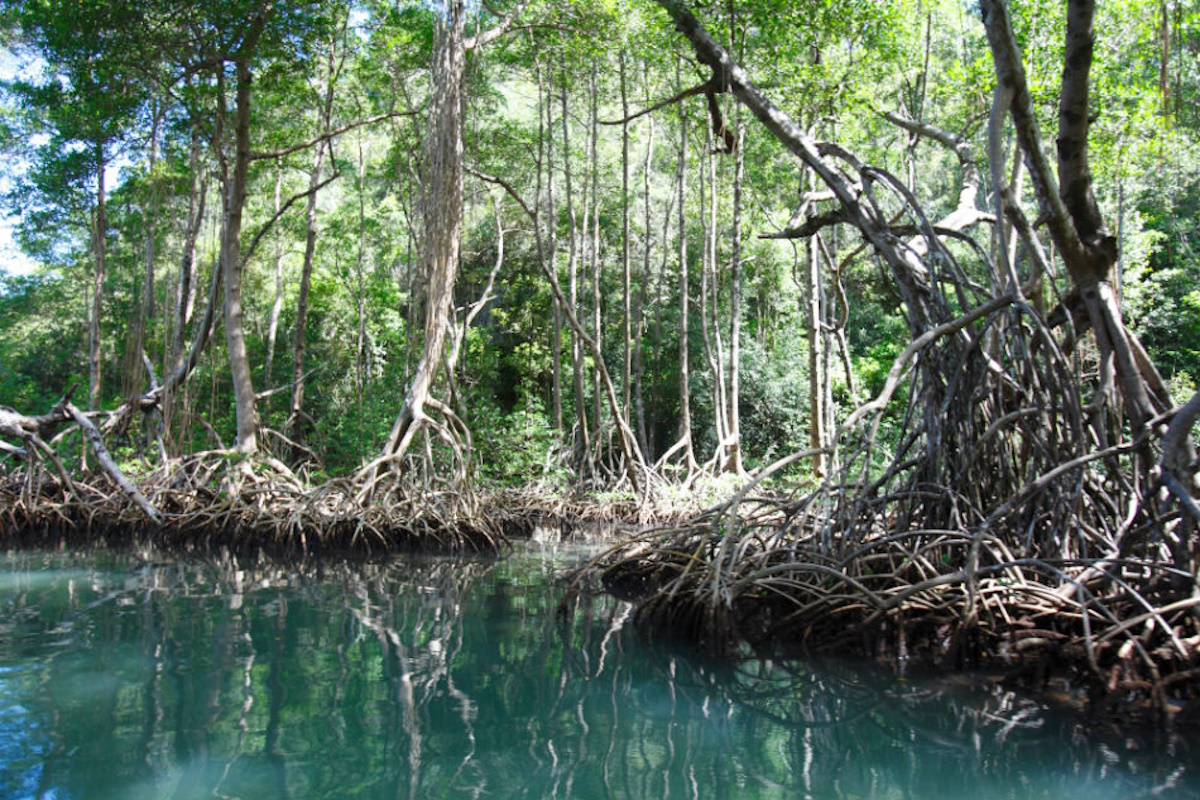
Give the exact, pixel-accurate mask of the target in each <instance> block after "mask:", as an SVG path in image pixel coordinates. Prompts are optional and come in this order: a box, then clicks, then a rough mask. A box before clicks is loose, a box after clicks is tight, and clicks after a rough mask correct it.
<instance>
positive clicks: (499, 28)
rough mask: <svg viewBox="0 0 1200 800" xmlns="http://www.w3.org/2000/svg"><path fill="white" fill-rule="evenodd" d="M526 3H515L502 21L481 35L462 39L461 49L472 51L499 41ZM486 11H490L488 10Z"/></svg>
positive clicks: (525, 0)
mask: <svg viewBox="0 0 1200 800" xmlns="http://www.w3.org/2000/svg"><path fill="white" fill-rule="evenodd" d="M528 3H529V0H521V2H520V3H517V6H516V8H514V9H513V10H512V11H510V12H508V13H507V14H505V15H504V19H502V20H500V21H499V22H497V23H496V24H495V25H493V26H492V27H491V28H488V29H487V30H486V31H483V32H482V33H477V34H475V35H474V36H469V37H467V38H466V39H464V40H463V49H465V50H474V49H475V48H476V47H483V46H484V45H485V44H488V43H490V42H494V41H495V40H496V39H499V38H500V37H501V36H502V35H504V32H505V31H507V30H508V29H509V27H510V26H511V25H512V24H513V20H515V19H516V18H517V17H518V16H519V15H520V13H521V12H522V11H524V10H525V6H526V5H528ZM488 10H489V11H491V9H490V8H489V9H488ZM492 13H495V12H492Z"/></svg>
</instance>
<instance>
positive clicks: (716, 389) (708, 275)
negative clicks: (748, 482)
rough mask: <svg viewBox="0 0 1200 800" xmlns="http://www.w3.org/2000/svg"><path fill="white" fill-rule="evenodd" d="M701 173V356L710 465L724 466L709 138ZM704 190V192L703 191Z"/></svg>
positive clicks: (713, 190)
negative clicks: (707, 392) (708, 405)
mask: <svg viewBox="0 0 1200 800" xmlns="http://www.w3.org/2000/svg"><path fill="white" fill-rule="evenodd" d="M707 144H708V145H709V146H708V147H707V148H705V151H704V159H703V164H702V165H701V169H700V219H701V225H702V226H703V233H704V254H703V259H702V262H701V265H700V331H701V334H702V337H703V341H704V356H705V360H706V361H707V362H708V370H709V373H710V374H711V376H712V384H713V385H712V395H713V396H712V406H713V427H714V430H715V433H716V448H715V449H714V451H713V456H712V459H711V461H710V463H711V464H713V465H716V464H720V463H723V458H724V455H725V440H726V438H727V431H728V426H727V425H726V421H725V410H726V405H725V370H724V368H723V367H722V363H721V362H722V361H723V360H724V356H723V354H722V352H721V351H722V348H721V332H720V328H719V327H718V324H717V320H718V319H719V317H718V315H717V309H718V307H719V306H718V302H717V295H718V292H719V285H718V281H717V219H718V213H717V210H718V206H719V202H718V198H717V166H716V159H715V158H714V157H713V152H714V151H715V148H716V140H715V139H713V138H712V137H711V136H709V138H708V140H707ZM706 190H707V191H706Z"/></svg>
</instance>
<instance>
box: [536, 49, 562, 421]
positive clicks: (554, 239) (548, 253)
mask: <svg viewBox="0 0 1200 800" xmlns="http://www.w3.org/2000/svg"><path fill="white" fill-rule="evenodd" d="M535 69H536V73H537V90H538V172H537V195H536V200H537V202H536V204H535V205H534V214H535V216H534V219H533V229H534V233H535V234H536V238H537V250H538V263H539V264H541V265H542V269H543V270H546V271H549V272H550V273H552V274H555V275H557V274H558V265H557V254H558V210H557V209H556V208H555V205H554V115H553V105H552V104H553V99H552V96H551V94H550V93H548V92H547V91H546V86H545V81H544V76H543V74H542V63H541V61H540V60H538V59H535ZM543 181H544V182H545V183H544V185H545V194H546V216H547V217H548V218H549V225H548V227H549V242H547V241H546V238H547V237H546V235H545V233H544V232H543V220H542V187H543ZM551 307H552V308H553V314H554V325H553V329H552V331H551V343H550V344H551V359H552V361H551V363H552V375H553V381H552V385H551V387H550V403H551V408H552V409H553V421H554V430H556V431H559V432H560V433H561V432H562V430H563V404H562V344H563V342H562V310H561V309H559V307H558V303H551Z"/></svg>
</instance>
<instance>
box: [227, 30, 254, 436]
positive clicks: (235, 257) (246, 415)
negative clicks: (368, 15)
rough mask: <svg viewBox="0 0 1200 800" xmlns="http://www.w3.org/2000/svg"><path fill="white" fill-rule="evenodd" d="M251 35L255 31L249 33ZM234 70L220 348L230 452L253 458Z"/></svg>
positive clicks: (239, 116)
mask: <svg viewBox="0 0 1200 800" xmlns="http://www.w3.org/2000/svg"><path fill="white" fill-rule="evenodd" d="M262 27H263V19H262V18H261V17H259V18H258V19H257V20H256V21H255V23H254V24H253V25H252V26H251V28H252V32H251V33H250V34H248V35H247V46H246V47H245V48H244V50H243V53H245V52H249V51H252V50H253V47H254V43H255V42H256V41H257V38H258V34H261V32H262ZM254 31H257V33H255V32H254ZM234 65H235V68H236V71H237V84H236V101H235V114H236V116H235V119H234V162H233V174H232V176H231V179H230V181H229V183H228V185H227V187H226V200H225V228H224V231H223V233H222V237H221V261H222V264H223V266H224V274H225V343H226V345H227V346H228V349H229V369H230V373H231V375H232V377H233V398H234V409H235V413H236V416H237V442H236V444H235V445H234V450H236V451H238V452H239V453H253V452H255V451H257V450H258V407H257V401H256V398H255V394H254V383H253V380H252V378H251V373H250V358H249V355H248V353H247V351H246V330H245V322H244V315H245V314H244V309H243V305H242V270H243V267H244V265H243V264H242V246H241V237H242V211H243V209H244V207H245V204H246V182H247V177H248V172H249V166H250V85H251V80H252V76H251V73H250V62H249V60H248V57H247V56H245V55H243V56H242V57H241V58H239V59H238V60H237V61H235V62H234Z"/></svg>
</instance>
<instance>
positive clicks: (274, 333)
mask: <svg viewBox="0 0 1200 800" xmlns="http://www.w3.org/2000/svg"><path fill="white" fill-rule="evenodd" d="M282 211H283V160H282V159H278V160H276V162H275V215H276V216H278V215H279V214H280V213H282ZM282 312H283V233H282V232H281V231H280V232H276V235H275V299H274V300H273V301H272V302H271V311H270V314H269V315H268V316H267V358H266V363H264V364H263V382H264V383H265V384H266V385H267V386H270V385H271V383H272V380H273V372H274V367H275V340H276V338H277V337H278V335H279V315H280V314H281V313H282Z"/></svg>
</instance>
